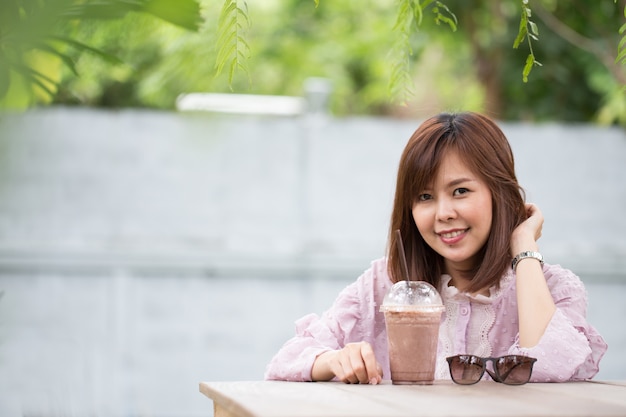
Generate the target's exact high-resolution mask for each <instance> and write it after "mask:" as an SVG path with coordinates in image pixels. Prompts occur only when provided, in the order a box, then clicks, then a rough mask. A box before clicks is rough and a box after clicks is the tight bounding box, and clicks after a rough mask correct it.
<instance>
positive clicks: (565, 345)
mask: <svg viewBox="0 0 626 417" xmlns="http://www.w3.org/2000/svg"><path fill="white" fill-rule="evenodd" d="M544 274H545V276H546V280H547V282H548V286H549V287H550V292H551V293H552V297H553V298H554V302H555V304H556V312H555V313H554V315H553V316H552V319H551V320H550V322H549V324H548V327H547V328H546V331H545V333H544V334H543V336H542V338H541V340H540V341H539V343H538V344H537V345H536V346H534V347H532V348H522V347H520V346H519V340H517V341H516V343H515V344H514V345H513V346H512V347H511V349H510V352H509V353H511V354H523V355H527V356H531V357H535V358H537V362H536V363H535V366H534V368H533V375H532V379H531V380H532V381H533V382H561V381H569V380H583V379H590V378H592V377H593V376H594V375H595V374H597V373H598V370H599V363H600V359H601V358H602V356H604V353H605V352H606V349H607V345H606V343H605V342H604V339H602V336H600V334H598V332H597V331H596V329H595V328H593V326H591V325H590V324H589V323H588V322H587V319H586V315H587V292H586V290H585V287H584V285H583V283H582V281H581V280H580V279H579V278H578V277H577V276H576V275H574V274H573V273H572V272H571V271H568V270H565V269H562V268H561V267H559V266H547V267H546V269H544Z"/></svg>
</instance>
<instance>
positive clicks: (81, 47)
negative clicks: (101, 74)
mask: <svg viewBox="0 0 626 417" xmlns="http://www.w3.org/2000/svg"><path fill="white" fill-rule="evenodd" d="M49 39H51V40H56V41H59V42H63V43H65V44H67V45H69V46H71V47H74V48H75V49H78V50H80V51H86V52H91V53H93V54H95V55H97V56H99V57H100V58H102V59H104V60H105V61H107V62H109V63H111V64H123V63H124V61H122V60H121V59H120V58H118V57H116V56H115V55H111V54H108V53H106V52H104V51H102V50H100V49H97V48H93V47H91V46H89V45H85V44H84V43H82V42H78V41H76V40H74V39H70V38H66V37H63V36H50V37H49Z"/></svg>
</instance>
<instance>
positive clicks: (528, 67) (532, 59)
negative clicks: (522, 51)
mask: <svg viewBox="0 0 626 417" xmlns="http://www.w3.org/2000/svg"><path fill="white" fill-rule="evenodd" d="M534 63H535V57H534V56H533V55H532V54H528V56H527V57H526V64H525V65H524V70H523V71H522V79H523V80H524V82H525V83H527V82H528V75H530V71H531V70H532V69H533V64H534Z"/></svg>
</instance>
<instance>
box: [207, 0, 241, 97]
mask: <svg viewBox="0 0 626 417" xmlns="http://www.w3.org/2000/svg"><path fill="white" fill-rule="evenodd" d="M240 4H241V6H240ZM249 28H250V19H249V18H248V5H247V3H246V2H245V0H226V1H225V2H224V6H223V7H222V11H221V12H220V17H219V23H218V28H217V31H218V40H217V48H218V53H217V58H216V63H215V69H216V76H217V75H219V74H221V73H222V70H223V69H224V67H225V66H226V65H228V82H229V85H231V86H232V82H233V77H234V75H235V71H236V70H237V69H240V70H242V71H244V72H245V73H246V74H248V66H247V62H248V59H249V58H250V46H249V45H248V42H247V41H246V33H247V31H248V29H249Z"/></svg>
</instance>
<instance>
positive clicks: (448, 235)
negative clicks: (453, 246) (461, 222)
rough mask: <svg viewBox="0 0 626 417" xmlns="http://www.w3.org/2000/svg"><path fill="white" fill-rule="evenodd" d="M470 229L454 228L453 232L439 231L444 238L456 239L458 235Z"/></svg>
mask: <svg viewBox="0 0 626 417" xmlns="http://www.w3.org/2000/svg"><path fill="white" fill-rule="evenodd" d="M467 230H468V229H462V230H454V231H452V232H446V233H439V236H441V237H442V238H444V239H454V238H455V237H457V236H460V235H462V234H463V233H465V232H467Z"/></svg>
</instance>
